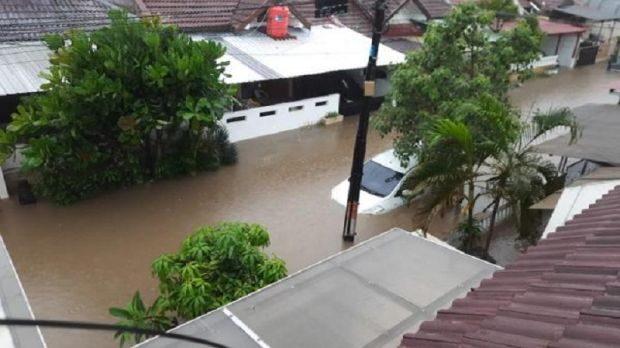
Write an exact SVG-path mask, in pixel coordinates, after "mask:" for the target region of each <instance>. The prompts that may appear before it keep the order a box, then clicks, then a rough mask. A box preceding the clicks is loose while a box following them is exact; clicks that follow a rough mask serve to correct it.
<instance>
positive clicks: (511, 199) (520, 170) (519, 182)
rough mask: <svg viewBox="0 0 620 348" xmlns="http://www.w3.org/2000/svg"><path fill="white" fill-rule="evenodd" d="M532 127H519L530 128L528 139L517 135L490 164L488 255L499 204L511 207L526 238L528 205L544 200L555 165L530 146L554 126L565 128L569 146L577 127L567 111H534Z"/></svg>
mask: <svg viewBox="0 0 620 348" xmlns="http://www.w3.org/2000/svg"><path fill="white" fill-rule="evenodd" d="M532 121H533V122H532V124H531V125H530V124H523V125H522V128H526V127H532V129H533V131H534V132H533V134H532V135H531V137H526V136H523V135H522V136H521V137H519V138H517V141H516V142H515V144H513V145H512V146H509V147H507V148H506V149H505V150H504V151H502V152H501V153H499V154H498V155H497V156H496V157H495V158H494V159H492V160H491V161H490V164H489V166H490V168H491V178H490V179H489V180H488V184H489V185H488V186H489V194H490V195H491V197H492V199H493V201H492V203H491V207H492V211H491V219H490V224H489V231H488V233H487V239H486V242H485V247H484V254H485V255H488V253H489V248H490V246H491V240H492V239H493V232H494V229H495V221H496V215H497V212H498V209H499V205H500V203H501V202H502V201H504V202H506V203H507V204H509V205H510V206H511V207H512V208H513V215H514V218H515V223H516V226H517V230H519V234H520V235H521V237H522V238H525V237H526V236H528V234H527V233H526V231H524V228H523V224H522V222H523V221H524V220H525V219H524V217H525V216H527V214H526V211H527V208H528V207H529V206H531V205H532V204H534V203H536V202H537V201H538V200H540V199H542V198H544V197H545V195H546V194H547V192H546V190H545V185H546V183H548V182H551V181H553V180H556V179H557V177H558V170H557V168H556V166H555V165H554V164H553V163H551V162H549V161H546V160H544V159H543V158H542V157H541V156H539V155H537V154H535V153H533V152H532V144H534V143H535V142H536V140H538V139H539V138H540V137H541V136H542V135H544V134H545V133H547V132H548V131H550V130H552V129H554V128H556V127H568V128H569V130H570V135H571V136H570V143H573V142H575V141H576V140H577V139H578V137H579V129H580V127H579V125H578V124H577V121H576V118H575V115H574V114H573V112H572V111H571V110H570V109H569V108H559V109H553V110H549V111H548V112H537V113H536V114H535V115H534V117H533V119H532Z"/></svg>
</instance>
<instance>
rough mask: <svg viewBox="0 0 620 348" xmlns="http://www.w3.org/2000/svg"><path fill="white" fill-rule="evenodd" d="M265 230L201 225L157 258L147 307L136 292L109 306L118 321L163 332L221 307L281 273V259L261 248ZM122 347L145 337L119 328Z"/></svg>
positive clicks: (265, 239)
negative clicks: (154, 288) (155, 283)
mask: <svg viewBox="0 0 620 348" xmlns="http://www.w3.org/2000/svg"><path fill="white" fill-rule="evenodd" d="M268 245H269V234H268V232H267V231H266V230H265V229H264V228H263V227H261V226H259V225H254V224H245V223H223V224H220V225H218V226H216V227H207V226H204V227H201V228H199V229H198V230H197V231H196V232H194V233H193V234H192V235H190V236H189V237H188V238H187V239H186V240H185V241H184V242H183V244H182V246H181V249H180V250H179V251H178V252H177V253H174V254H165V255H162V256H161V257H159V258H158V259H157V260H155V262H154V263H153V265H152V272H153V275H154V276H155V277H157V279H158V280H159V296H158V297H157V299H156V300H155V302H154V303H153V305H151V306H150V307H147V306H145V305H144V303H143V302H142V299H141V296H140V293H139V292H136V294H135V295H134V297H133V299H132V300H131V302H130V303H129V304H128V305H127V306H126V307H125V308H110V314H112V315H113V316H115V317H117V318H119V319H121V321H120V322H119V323H118V324H119V325H126V326H137V327H141V328H149V329H159V330H166V329H169V328H171V327H172V326H174V325H177V324H179V323H180V322H183V321H187V320H190V319H193V318H195V317H197V316H199V315H201V314H204V313H207V312H209V311H211V310H213V309H216V308H218V307H220V306H223V305H225V304H227V303H229V302H231V301H234V300H236V299H238V298H240V297H242V296H245V295H247V294H249V293H251V292H253V291H255V290H257V289H260V288H262V287H264V286H266V285H268V284H271V283H273V282H275V281H277V280H279V279H282V278H284V277H285V276H286V274H287V270H286V266H285V264H284V261H282V260H281V259H279V258H277V257H275V256H269V255H267V254H266V253H264V252H263V251H262V250H261V249H263V248H265V247H267V246H268ZM116 337H119V338H120V344H121V346H122V345H124V344H125V343H130V342H132V341H133V342H139V341H140V340H142V339H144V338H145V337H144V336H142V335H133V334H129V333H123V332H118V333H117V334H116Z"/></svg>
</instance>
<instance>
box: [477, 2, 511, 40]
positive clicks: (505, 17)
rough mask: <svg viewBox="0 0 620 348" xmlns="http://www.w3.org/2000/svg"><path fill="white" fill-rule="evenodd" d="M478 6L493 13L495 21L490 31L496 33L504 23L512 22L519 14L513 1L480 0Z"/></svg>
mask: <svg viewBox="0 0 620 348" xmlns="http://www.w3.org/2000/svg"><path fill="white" fill-rule="evenodd" d="M478 5H479V6H480V7H481V8H483V9H485V10H488V11H492V12H493V13H495V19H494V20H493V24H492V25H491V29H492V30H493V31H495V32H498V31H500V30H501V29H502V27H503V26H504V22H506V21H509V20H514V19H515V18H516V17H517V15H518V14H519V8H518V7H517V5H516V4H515V3H514V1H513V0H481V1H479V2H478Z"/></svg>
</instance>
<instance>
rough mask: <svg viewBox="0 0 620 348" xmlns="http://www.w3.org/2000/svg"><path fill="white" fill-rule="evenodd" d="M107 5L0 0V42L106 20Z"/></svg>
mask: <svg viewBox="0 0 620 348" xmlns="http://www.w3.org/2000/svg"><path fill="white" fill-rule="evenodd" d="M108 10H109V8H108V7H107V6H104V4H103V3H100V2H99V1H98V0H0V42H2V41H26V40H39V39H41V38H42V37H43V35H44V34H46V33H59V32H63V31H65V30H67V29H71V28H80V29H84V30H88V29H95V28H98V27H101V26H103V25H105V24H107V23H108V16H107V11H108Z"/></svg>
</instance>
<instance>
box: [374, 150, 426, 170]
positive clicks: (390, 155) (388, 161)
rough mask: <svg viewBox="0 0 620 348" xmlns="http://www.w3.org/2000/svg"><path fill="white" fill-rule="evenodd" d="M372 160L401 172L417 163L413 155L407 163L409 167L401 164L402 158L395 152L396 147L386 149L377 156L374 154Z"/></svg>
mask: <svg viewBox="0 0 620 348" xmlns="http://www.w3.org/2000/svg"><path fill="white" fill-rule="evenodd" d="M371 160H372V161H374V162H377V163H379V164H380V165H382V166H384V167H387V168H390V169H392V170H394V171H396V172H399V173H405V172H407V171H408V170H410V169H411V168H413V166H414V165H415V164H416V160H415V157H412V158H411V159H410V160H409V163H408V164H407V167H403V166H402V165H401V162H400V159H399V158H398V157H397V156H396V154H395V153H394V149H389V150H387V151H384V152H382V153H380V154H378V155H376V156H374V157H373V158H372V159H371Z"/></svg>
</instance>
